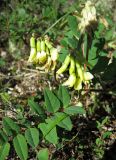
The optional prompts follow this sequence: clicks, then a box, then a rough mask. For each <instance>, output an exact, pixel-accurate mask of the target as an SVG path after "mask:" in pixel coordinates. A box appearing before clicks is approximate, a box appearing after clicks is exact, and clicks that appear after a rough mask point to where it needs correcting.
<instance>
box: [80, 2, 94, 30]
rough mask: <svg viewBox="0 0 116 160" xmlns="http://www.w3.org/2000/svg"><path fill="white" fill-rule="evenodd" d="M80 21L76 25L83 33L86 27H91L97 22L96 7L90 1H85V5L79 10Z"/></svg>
mask: <svg viewBox="0 0 116 160" xmlns="http://www.w3.org/2000/svg"><path fill="white" fill-rule="evenodd" d="M81 16H82V17H81V18H80V23H79V25H78V27H79V30H80V31H81V32H82V33H83V32H84V31H85V30H86V29H88V28H89V27H90V26H92V29H94V27H95V26H96V24H97V19H96V9H95V6H94V5H93V4H92V2H91V1H87V2H86V3H85V7H84V8H83V9H82V11H81Z"/></svg>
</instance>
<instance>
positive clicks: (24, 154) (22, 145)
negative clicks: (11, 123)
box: [13, 134, 28, 160]
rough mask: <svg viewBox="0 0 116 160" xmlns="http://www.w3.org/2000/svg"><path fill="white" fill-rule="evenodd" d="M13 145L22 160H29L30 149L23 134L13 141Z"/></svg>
mask: <svg viewBox="0 0 116 160" xmlns="http://www.w3.org/2000/svg"><path fill="white" fill-rule="evenodd" d="M13 145H14V148H15V151H16V153H17V155H18V156H19V158H20V159H21V160H27V158H28V147H27V142H26V139H25V137H24V136H23V135H22V134H18V135H17V136H16V137H15V138H14V139H13Z"/></svg>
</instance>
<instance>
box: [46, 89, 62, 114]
mask: <svg viewBox="0 0 116 160" xmlns="http://www.w3.org/2000/svg"><path fill="white" fill-rule="evenodd" d="M44 97H45V105H46V109H47V111H48V112H52V113H54V112H56V111H58V109H59V108H60V101H59V99H58V98H57V97H56V96H55V95H54V93H53V92H52V91H50V90H49V89H47V88H46V89H45V90H44Z"/></svg>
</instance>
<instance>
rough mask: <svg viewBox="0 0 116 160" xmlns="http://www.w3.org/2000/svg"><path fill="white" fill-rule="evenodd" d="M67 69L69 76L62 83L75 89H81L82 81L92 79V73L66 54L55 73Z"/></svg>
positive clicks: (85, 81)
mask: <svg viewBox="0 0 116 160" xmlns="http://www.w3.org/2000/svg"><path fill="white" fill-rule="evenodd" d="M67 70H68V71H69V78H68V80H67V81H66V82H64V83H63V85H65V86H68V87H74V89H75V90H80V89H82V83H84V84H87V83H89V82H90V80H91V79H93V75H92V74H91V73H90V72H87V71H85V70H84V68H83V66H82V65H81V64H80V63H79V62H78V61H77V60H75V59H74V58H73V57H72V56H71V55H67V56H66V58H65V61H64V63H63V64H62V66H61V67H60V69H59V70H58V71H57V75H59V74H62V73H63V72H65V71H67Z"/></svg>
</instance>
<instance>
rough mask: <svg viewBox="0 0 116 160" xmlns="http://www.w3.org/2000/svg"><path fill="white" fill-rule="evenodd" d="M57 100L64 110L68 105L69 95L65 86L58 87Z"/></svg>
mask: <svg viewBox="0 0 116 160" xmlns="http://www.w3.org/2000/svg"><path fill="white" fill-rule="evenodd" d="M58 98H59V99H60V100H61V102H62V104H63V108H66V107H67V106H68V105H69V103H70V95H69V93H68V90H67V89H66V87H65V86H60V87H59V90H58Z"/></svg>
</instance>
